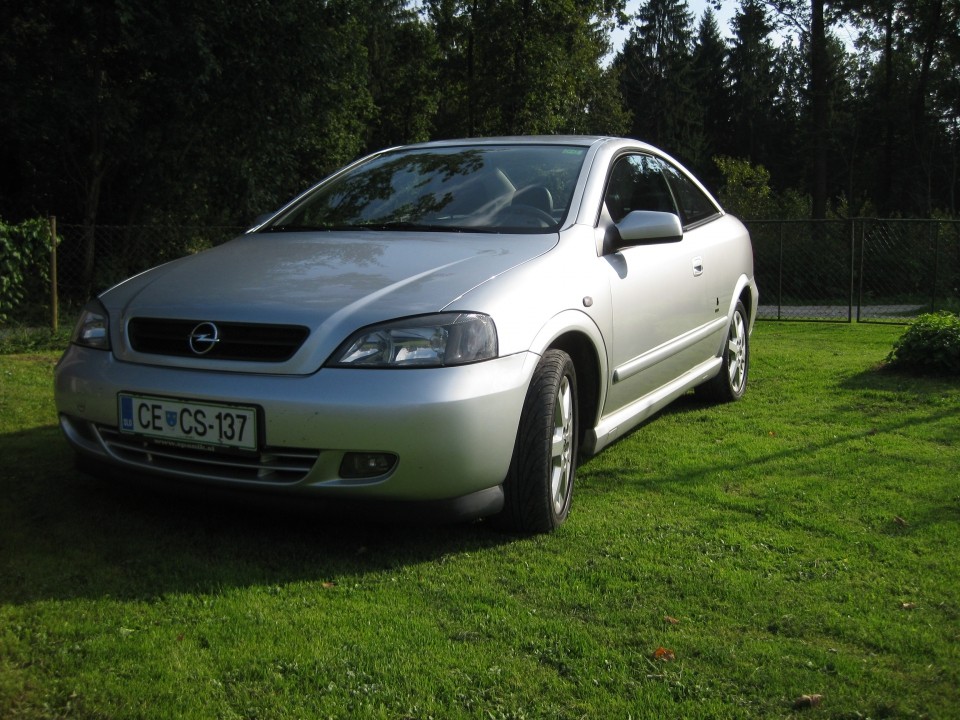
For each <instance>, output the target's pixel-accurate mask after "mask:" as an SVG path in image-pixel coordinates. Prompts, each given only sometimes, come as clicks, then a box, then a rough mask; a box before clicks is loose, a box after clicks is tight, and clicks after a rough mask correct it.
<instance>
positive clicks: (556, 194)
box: [267, 145, 586, 232]
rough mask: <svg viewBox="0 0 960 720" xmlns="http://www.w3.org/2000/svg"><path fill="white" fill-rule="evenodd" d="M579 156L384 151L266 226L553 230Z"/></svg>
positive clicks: (492, 150)
mask: <svg viewBox="0 0 960 720" xmlns="http://www.w3.org/2000/svg"><path fill="white" fill-rule="evenodd" d="M585 155H586V149H585V148H579V147H568V146H558V145H498V146H463V147H452V148H430V149H419V150H400V151H396V152H391V153H385V154H383V155H379V156H377V157H374V158H372V159H371V160H368V161H367V162H365V163H363V164H361V165H358V166H357V167H354V168H351V169H350V170H349V171H347V172H345V173H343V174H341V175H339V176H338V177H335V178H333V179H332V180H330V181H329V182H326V183H324V184H323V185H321V186H320V187H318V188H317V189H316V190H315V191H314V192H313V193H311V194H310V195H308V196H307V197H306V198H304V199H303V200H302V201H301V202H300V203H298V204H297V205H296V206H295V207H293V208H291V209H290V210H288V211H287V212H286V213H284V214H283V215H281V216H280V217H278V218H277V219H276V220H275V221H274V222H273V223H271V226H270V227H268V228H267V230H268V231H274V232H276V231H284V230H307V229H310V230H332V229H353V228H371V229H381V228H385V229H387V228H388V229H400V230H404V229H410V230H441V231H443V230H446V231H449V230H467V231H488V232H543V231H544V230H556V229H557V228H559V227H560V224H561V223H562V222H563V219H564V217H565V216H566V214H567V210H568V208H569V204H570V198H571V196H572V195H573V189H574V187H575V185H576V182H577V177H578V176H579V174H580V169H581V166H582V165H583V159H584V156H585Z"/></svg>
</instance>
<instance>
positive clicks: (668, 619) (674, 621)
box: [663, 615, 680, 625]
mask: <svg viewBox="0 0 960 720" xmlns="http://www.w3.org/2000/svg"><path fill="white" fill-rule="evenodd" d="M663 619H664V622H668V623H670V624H671V625H679V624H680V621H679V620H677V619H676V618H675V617H670V616H669V615H664V616H663Z"/></svg>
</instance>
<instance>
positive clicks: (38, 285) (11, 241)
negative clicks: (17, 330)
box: [0, 219, 50, 322]
mask: <svg viewBox="0 0 960 720" xmlns="http://www.w3.org/2000/svg"><path fill="white" fill-rule="evenodd" d="M49 284H50V231H49V226H48V225H47V222H46V220H42V219H37V220H27V221H25V222H22V223H20V224H19V225H9V224H7V223H5V222H4V221H3V220H2V219H0V322H6V321H8V320H9V319H10V317H11V315H12V314H13V313H14V312H15V311H17V310H18V309H20V308H22V307H23V306H24V305H26V304H28V303H42V302H43V301H44V300H45V297H44V292H45V291H46V290H47V289H48V288H49Z"/></svg>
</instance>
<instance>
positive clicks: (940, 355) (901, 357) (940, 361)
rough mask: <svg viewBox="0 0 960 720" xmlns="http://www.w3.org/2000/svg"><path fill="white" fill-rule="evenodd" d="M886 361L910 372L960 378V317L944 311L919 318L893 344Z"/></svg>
mask: <svg viewBox="0 0 960 720" xmlns="http://www.w3.org/2000/svg"><path fill="white" fill-rule="evenodd" d="M887 362H888V363H889V366H890V367H893V368H897V369H902V370H908V371H910V372H917V373H925V374H948V375H960V317H958V316H957V315H954V314H953V313H950V312H945V311H942V312H938V313H927V314H926V315H920V316H918V317H917V319H916V320H914V321H913V322H911V323H910V326H909V327H908V328H907V330H906V332H904V334H903V335H902V336H901V337H900V339H899V340H897V341H896V342H895V343H894V344H893V350H892V351H891V352H890V354H889V355H888V356H887Z"/></svg>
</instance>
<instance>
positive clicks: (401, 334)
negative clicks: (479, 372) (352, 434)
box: [329, 313, 497, 368]
mask: <svg viewBox="0 0 960 720" xmlns="http://www.w3.org/2000/svg"><path fill="white" fill-rule="evenodd" d="M496 356H497V328H496V327H495V326H494V324H493V319H492V318H491V317H489V316H488V315H481V314H480V313H440V314H437V315H423V316H420V317H415V318H407V319H405V320H397V321H394V322H391V323H386V324H384V325H376V326H374V327H369V328H364V329H363V330H360V331H359V332H357V333H356V334H355V335H353V336H352V337H351V338H350V339H348V340H347V341H346V342H345V343H343V345H341V346H340V347H339V348H338V349H337V351H336V352H335V353H334V354H333V356H332V357H331V358H330V362H329V365H332V366H337V367H365V368H385V367H444V366H449V365H465V364H467V363H473V362H480V361H481V360H490V359H491V358H495V357H496Z"/></svg>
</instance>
